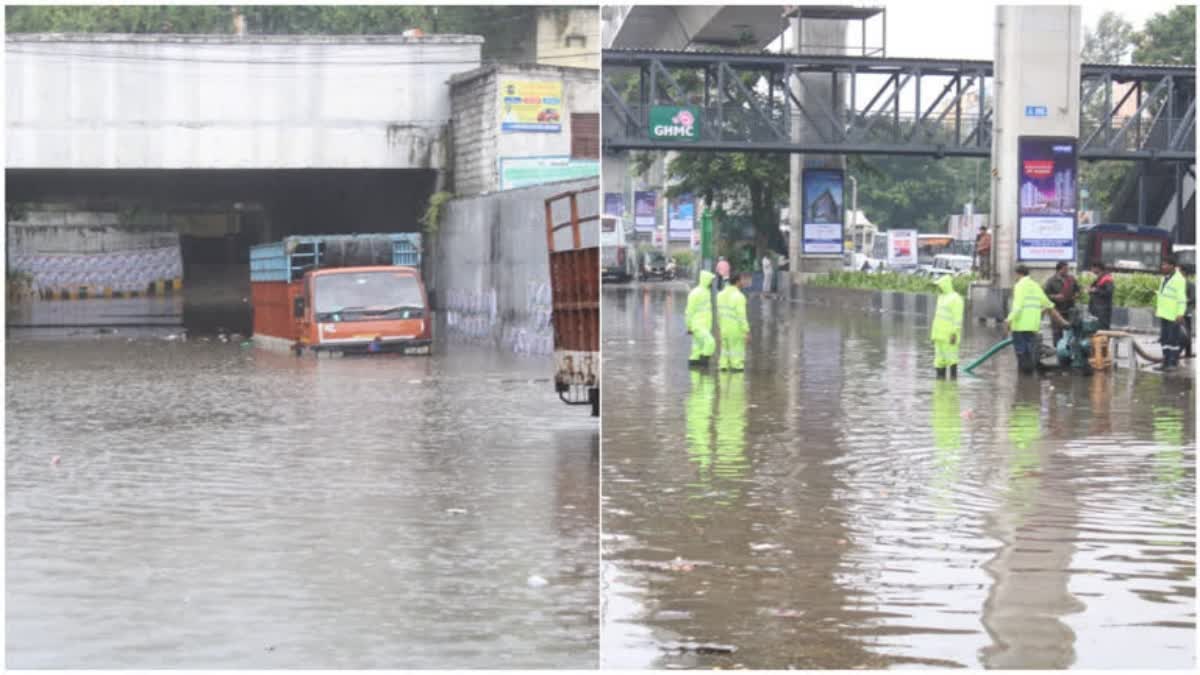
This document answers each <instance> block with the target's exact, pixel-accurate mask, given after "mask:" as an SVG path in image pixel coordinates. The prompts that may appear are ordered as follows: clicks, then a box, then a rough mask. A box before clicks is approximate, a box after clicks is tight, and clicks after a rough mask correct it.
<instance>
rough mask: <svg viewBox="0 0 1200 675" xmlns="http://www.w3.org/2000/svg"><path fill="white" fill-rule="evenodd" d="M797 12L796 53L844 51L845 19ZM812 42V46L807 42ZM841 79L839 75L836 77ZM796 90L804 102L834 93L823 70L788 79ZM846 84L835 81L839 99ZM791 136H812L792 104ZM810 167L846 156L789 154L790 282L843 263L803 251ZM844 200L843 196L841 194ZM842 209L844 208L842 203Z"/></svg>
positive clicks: (833, 164) (836, 163)
mask: <svg viewBox="0 0 1200 675" xmlns="http://www.w3.org/2000/svg"><path fill="white" fill-rule="evenodd" d="M798 14H799V16H793V17H792V19H791V22H792V25H791V29H792V39H793V51H794V53H796V54H831V55H844V54H845V53H846V52H845V47H846V44H847V42H846V27H847V24H846V22H845V21H831V20H819V21H814V20H811V19H810V20H804V19H803V10H801V11H800V12H798ZM809 45H811V46H809ZM839 79H841V78H839ZM789 86H791V87H793V88H794V89H793V90H794V91H795V92H796V97H797V98H798V99H799V100H800V101H802V102H804V103H805V104H806V105H807V104H808V103H809V102H810V101H813V102H820V103H817V104H823V103H824V102H826V101H828V100H829V99H830V97H831V96H832V95H833V84H832V82H831V80H830V78H829V76H828V75H826V74H814V75H801V76H798V77H794V78H793V81H792V82H791V83H789ZM845 91H846V88H845V87H844V86H842V83H841V82H839V83H838V92H839V94H838V99H839V107H840V101H841V99H842V98H844V94H843V93H842V92H845ZM813 119H814V121H815V122H816V123H818V124H821V125H823V126H825V127H826V128H823V129H820V131H821V132H822V133H824V135H825V136H826V137H830V136H831V132H832V125H831V124H830V123H829V122H828V120H825V119H824V118H823V117H822V116H820V115H814V116H813ZM790 122H791V137H792V140H793V141H799V140H800V139H802V138H804V137H811V136H812V135H813V134H814V133H815V131H816V130H815V129H813V128H812V124H813V122H810V121H809V120H808V119H807V118H805V117H804V116H803V115H801V114H800V111H799V110H798V109H797V108H796V107H794V106H793V108H792V117H791V120H790ZM806 165H807V166H808V167H810V168H817V167H820V168H829V169H843V170H844V169H845V168H846V159H845V157H844V156H842V155H802V154H793V155H792V156H791V167H790V177H791V180H790V185H789V190H788V226H789V227H790V228H791V236H790V237H789V238H788V258H789V260H790V262H791V269H792V274H791V277H792V282H793V283H797V284H800V283H803V279H804V276H805V275H810V274H820V273H823V272H828V271H831V270H836V269H839V268H841V266H842V257H841V256H828V255H803V253H802V246H801V244H802V241H803V238H804V206H803V203H802V201H801V200H802V187H801V186H802V179H803V176H804V168H805V166H806ZM843 201H844V198H843ZM842 210H843V211H845V205H844V204H843V206H842Z"/></svg>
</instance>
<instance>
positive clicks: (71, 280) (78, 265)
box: [10, 246, 183, 293]
mask: <svg viewBox="0 0 1200 675" xmlns="http://www.w3.org/2000/svg"><path fill="white" fill-rule="evenodd" d="M10 264H11V265H12V268H13V270H15V271H18V272H24V273H25V274H28V275H29V276H30V277H31V278H32V279H33V282H32V283H33V288H34V290H35V291H37V292H39V293H40V292H44V291H58V290H73V289H78V288H82V287H87V288H91V289H110V290H113V291H118V292H134V291H137V292H141V291H145V290H146V288H147V287H149V286H150V285H151V284H154V283H158V282H164V281H171V280H174V279H179V278H181V277H183V255H182V254H181V253H180V250H179V247H178V246H166V247H160V248H147V249H138V250H133V251H114V252H111V253H90V254H76V255H42V254H23V255H15V256H13V257H12V259H11V260H10Z"/></svg>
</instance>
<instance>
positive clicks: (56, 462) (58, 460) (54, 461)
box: [50, 455, 62, 466]
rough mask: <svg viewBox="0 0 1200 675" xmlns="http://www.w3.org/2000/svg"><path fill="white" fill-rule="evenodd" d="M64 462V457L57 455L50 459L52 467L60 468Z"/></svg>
mask: <svg viewBox="0 0 1200 675" xmlns="http://www.w3.org/2000/svg"><path fill="white" fill-rule="evenodd" d="M61 462H62V456H60V455H55V456H53V457H51V458H50V466H58V465H59V463H61Z"/></svg>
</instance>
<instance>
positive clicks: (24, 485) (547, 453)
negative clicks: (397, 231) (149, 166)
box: [6, 329, 599, 669]
mask: <svg viewBox="0 0 1200 675" xmlns="http://www.w3.org/2000/svg"><path fill="white" fill-rule="evenodd" d="M160 330H167V329H160ZM77 332H79V331H78V330H69V331H64V330H60V331H43V332H41V333H39V334H36V335H35V334H32V333H29V332H26V333H22V332H21V331H15V332H14V331H10V335H9V341H8V343H7V419H6V421H7V427H6V428H7V432H6V436H7V438H6V440H7V490H8V495H7V505H6V506H7V516H8V518H7V540H6V544H7V579H6V581H7V590H6V594H7V597H6V600H7V636H6V637H7V657H8V665H9V666H11V667H14V668H78V667H89V668H154V667H169V668H229V667H239V668H325V669H342V668H346V669H351V668H435V667H437V668H460V667H462V668H470V667H497V668H512V667H519V668H538V667H554V668H594V667H595V664H596V662H597V644H598V627H597V622H598V610H597V606H596V597H597V576H598V570H597V556H596V551H597V536H598V535H597V513H596V507H597V497H598V495H597V492H598V473H599V468H598V467H599V464H598V459H599V458H598V441H599V436H598V431H597V429H596V421H595V419H594V418H591V417H589V416H588V411H587V409H586V408H569V407H567V406H564V405H562V404H561V403H559V402H558V400H557V398H556V397H555V395H554V392H553V385H552V384H551V383H550V381H549V379H548V378H550V377H551V376H552V372H551V370H552V368H553V364H552V362H550V361H549V360H548V359H531V358H528V357H525V358H522V357H515V356H512V355H505V354H499V353H496V352H493V351H490V350H483V349H481V348H476V347H470V346H463V345H450V346H449V347H448V348H442V351H441V353H438V354H436V355H435V356H433V357H382V358H347V359H333V360H321V361H317V360H315V359H296V358H294V357H292V356H286V355H277V354H274V353H268V352H264V351H260V350H255V349H251V348H244V347H242V346H240V345H239V344H237V343H234V342H231V343H225V344H223V343H219V342H215V341H214V342H211V343H207V344H203V343H200V342H198V341H197V340H191V341H188V342H186V343H184V342H178V341H173V342H172V341H166V340H164V339H162V338H161V337H156V336H155V335H154V333H153V330H151V331H150V332H145V331H143V332H140V333H132V332H130V331H127V330H125V329H122V330H121V332H120V333H119V334H117V335H111V334H109V335H91V334H86V333H85V334H83V335H74V336H71V337H64V336H65V335H69V334H70V333H77ZM130 335H137V337H136V338H134V340H133V341H132V342H130V341H128V340H129V339H130V337H129V336H130ZM56 456H57V457H58V460H57V463H54V461H55V457H56Z"/></svg>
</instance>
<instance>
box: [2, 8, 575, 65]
mask: <svg viewBox="0 0 1200 675" xmlns="http://www.w3.org/2000/svg"><path fill="white" fill-rule="evenodd" d="M571 9H572V8H571V7H565V6H564V7H561V8H557V7H556V8H554V9H553V10H551V11H560V12H567V11H570V10H571ZM538 11H539V8H538V7H534V6H516V7H506V6H501V5H483V6H465V5H450V6H443V7H430V6H421V5H402V6H396V5H368V6H353V5H265V6H263V5H233V6H231V5H221V6H213V5H208V6H203V5H168V6H148V5H133V6H63V5H57V6H55V5H37V6H10V7H7V8H6V13H5V26H6V28H7V30H8V32H9V33H76V32H77V33H208V34H214V33H216V34H222V33H232V32H233V30H234V28H233V16H234V13H235V12H240V13H241V14H242V16H243V17H244V18H245V21H246V32H247V33H250V34H252V35H253V34H258V35H297V34H318V35H320V34H326V35H385V34H397V33H401V32H403V31H405V30H408V29H411V28H418V29H421V30H423V31H424V32H426V33H465V34H471V35H482V36H483V37H484V39H485V42H484V47H483V56H484V58H485V59H492V60H522V59H525V58H528V57H531V56H532V54H531V53H529V46H530V45H531V43H532V39H533V33H534V30H535V26H536V16H537V12H538Z"/></svg>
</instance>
